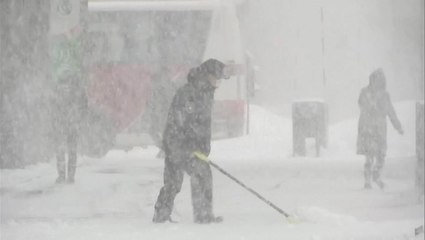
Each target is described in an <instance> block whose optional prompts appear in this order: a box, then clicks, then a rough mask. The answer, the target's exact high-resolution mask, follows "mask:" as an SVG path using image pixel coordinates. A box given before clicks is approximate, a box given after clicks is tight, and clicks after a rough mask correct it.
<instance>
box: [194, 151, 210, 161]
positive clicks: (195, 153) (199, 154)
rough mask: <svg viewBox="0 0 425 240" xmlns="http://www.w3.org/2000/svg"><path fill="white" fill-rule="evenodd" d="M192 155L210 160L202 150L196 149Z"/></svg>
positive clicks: (203, 159)
mask: <svg viewBox="0 0 425 240" xmlns="http://www.w3.org/2000/svg"><path fill="white" fill-rule="evenodd" d="M192 156H194V157H196V158H198V159H199V160H202V161H205V162H209V161H210V160H209V159H208V156H207V155H205V154H203V153H202V152H199V151H195V152H193V153H192Z"/></svg>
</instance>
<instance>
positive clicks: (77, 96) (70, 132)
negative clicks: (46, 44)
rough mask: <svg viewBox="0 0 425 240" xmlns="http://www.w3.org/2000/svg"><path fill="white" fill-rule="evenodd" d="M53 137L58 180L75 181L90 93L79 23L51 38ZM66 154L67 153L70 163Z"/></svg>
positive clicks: (63, 181)
mask: <svg viewBox="0 0 425 240" xmlns="http://www.w3.org/2000/svg"><path fill="white" fill-rule="evenodd" d="M51 41H52V43H51V45H52V49H51V59H52V67H53V69H52V70H53V71H52V79H53V81H54V82H53V83H52V95H51V106H52V117H53V119H52V120H53V121H52V123H53V124H52V130H53V137H52V140H53V141H54V142H53V145H54V150H55V154H56V160H57V171H58V177H57V179H56V183H65V182H67V183H74V181H75V173H76V168H77V145H78V135H79V131H80V127H81V125H82V121H83V118H84V116H85V115H86V112H87V109H88V106H87V96H86V89H85V74H84V69H83V63H82V61H83V57H82V52H81V51H82V34H81V28H80V27H79V26H76V27H74V28H73V29H71V30H70V31H67V32H65V33H63V34H59V35H55V37H54V38H52V40H51ZM66 155H67V156H68V162H67V158H66Z"/></svg>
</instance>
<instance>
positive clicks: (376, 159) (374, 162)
mask: <svg viewBox="0 0 425 240" xmlns="http://www.w3.org/2000/svg"><path fill="white" fill-rule="evenodd" d="M384 164H385V156H383V155H381V154H378V155H376V156H373V155H368V156H366V162H365V165H364V176H365V181H366V183H370V181H371V178H373V180H374V181H381V172H382V169H383V168H384Z"/></svg>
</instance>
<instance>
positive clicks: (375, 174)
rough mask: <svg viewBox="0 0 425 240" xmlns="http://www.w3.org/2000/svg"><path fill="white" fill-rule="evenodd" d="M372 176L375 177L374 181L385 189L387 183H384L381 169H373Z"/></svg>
mask: <svg viewBox="0 0 425 240" xmlns="http://www.w3.org/2000/svg"><path fill="white" fill-rule="evenodd" d="M372 177H373V181H374V182H375V183H376V185H378V187H379V188H380V189H384V187H385V184H384V182H383V181H382V180H381V174H380V171H379V170H376V169H375V170H374V171H373V174H372Z"/></svg>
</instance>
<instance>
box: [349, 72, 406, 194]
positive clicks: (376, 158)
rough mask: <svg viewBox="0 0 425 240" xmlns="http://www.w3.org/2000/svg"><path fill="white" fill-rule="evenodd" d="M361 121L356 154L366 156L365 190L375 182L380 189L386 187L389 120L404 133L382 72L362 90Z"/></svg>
mask: <svg viewBox="0 0 425 240" xmlns="http://www.w3.org/2000/svg"><path fill="white" fill-rule="evenodd" d="M358 104H359V107H360V118H359V124H358V136H357V154H360V155H365V156H366V162H365V165H364V177H365V185H364V187H365V188H366V189H370V188H371V187H372V186H371V180H373V181H374V182H375V183H376V184H377V185H378V186H379V187H380V188H381V189H382V188H384V186H385V184H384V182H383V181H382V179H381V173H382V169H383V167H384V163H385V156H386V152H387V119H386V117H387V116H388V117H389V119H390V121H391V123H392V125H393V127H394V128H395V129H396V130H397V131H398V132H399V133H400V134H403V128H402V126H401V123H400V121H399V120H398V118H397V115H396V112H395V110H394V107H393V104H392V102H391V99H390V94H389V93H388V92H387V91H386V79H385V75H384V72H383V71H382V69H377V70H375V71H374V72H372V73H371V74H370V76H369V85H368V86H366V87H365V88H363V89H362V90H361V93H360V97H359V100H358Z"/></svg>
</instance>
